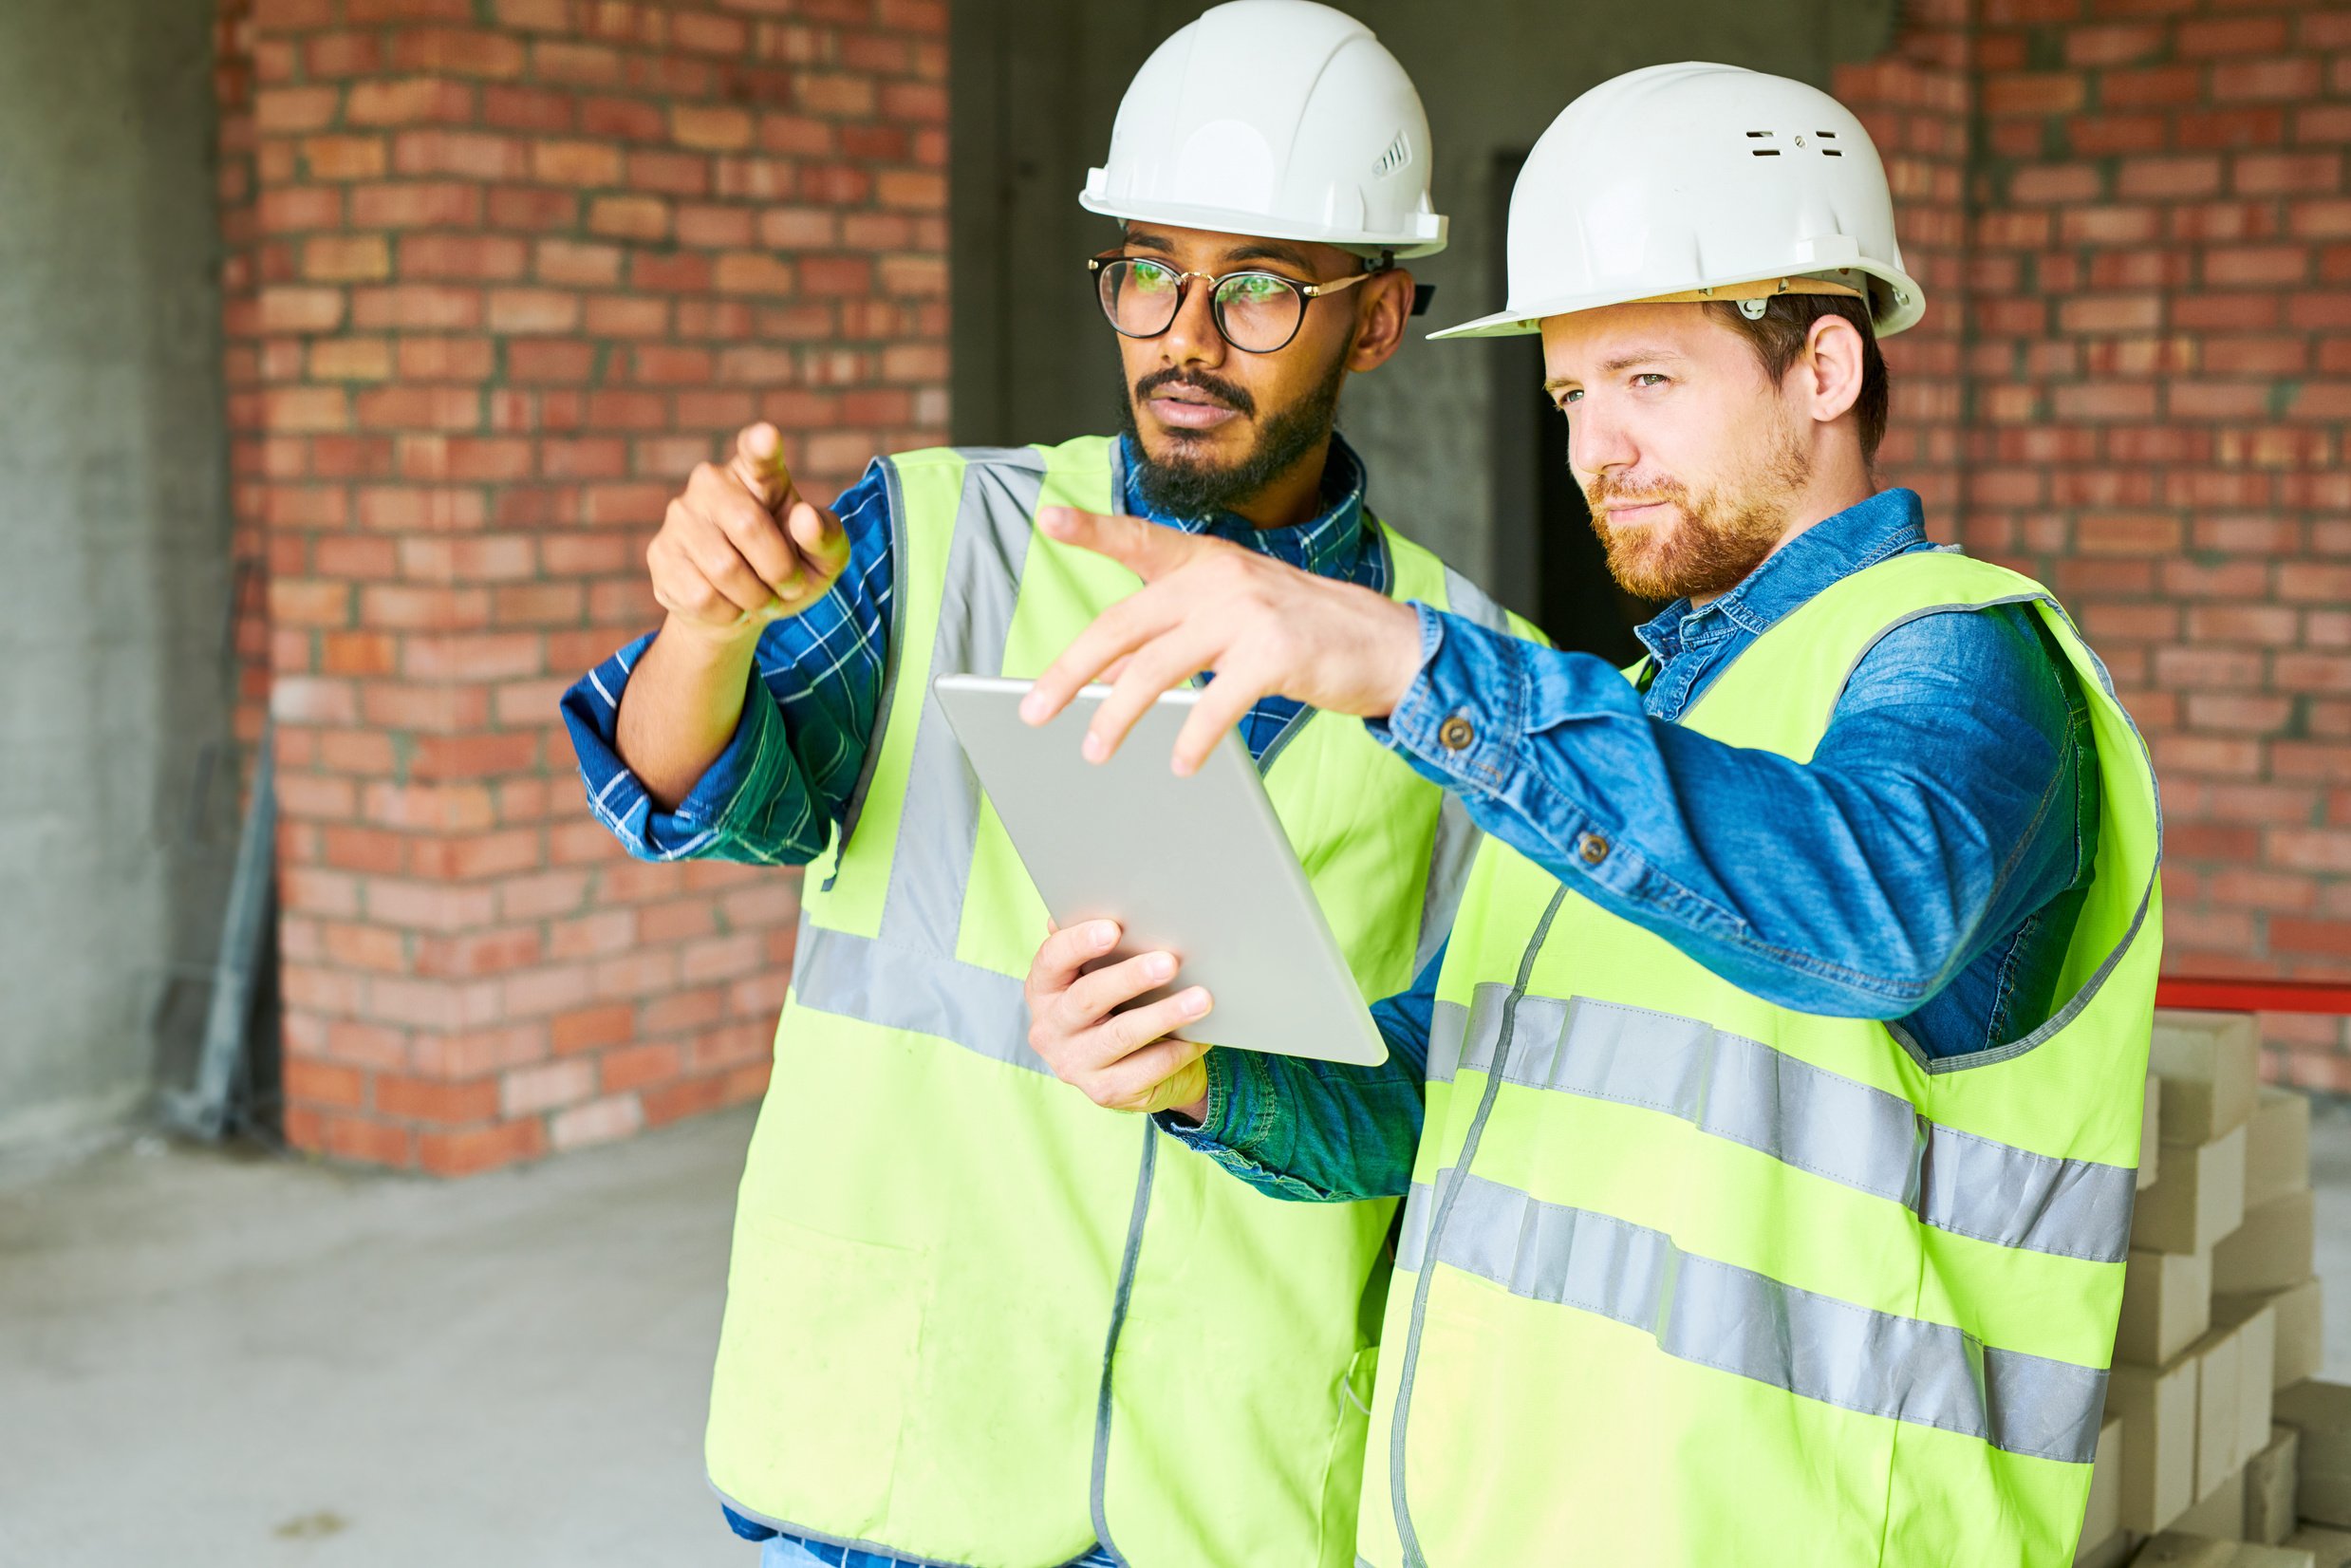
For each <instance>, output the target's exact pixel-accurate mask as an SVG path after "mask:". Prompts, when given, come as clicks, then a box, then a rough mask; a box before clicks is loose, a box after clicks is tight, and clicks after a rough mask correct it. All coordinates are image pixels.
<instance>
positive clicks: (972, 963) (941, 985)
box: [707, 439, 1506, 1568]
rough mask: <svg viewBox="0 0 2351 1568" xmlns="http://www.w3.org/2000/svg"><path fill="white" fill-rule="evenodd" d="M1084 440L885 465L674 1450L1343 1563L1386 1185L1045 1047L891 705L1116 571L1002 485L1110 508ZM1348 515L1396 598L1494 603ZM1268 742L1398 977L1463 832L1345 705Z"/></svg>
mask: <svg viewBox="0 0 2351 1568" xmlns="http://www.w3.org/2000/svg"><path fill="white" fill-rule="evenodd" d="M1115 460H1116V459H1115V453H1114V448H1113V447H1112V445H1111V443H1110V442H1108V441H1105V440H1102V439H1082V440H1076V441H1072V442H1069V443H1067V444H1066V445H1062V446H1057V447H1051V448H1036V447H1029V448H1017V449H1011V450H991V451H932V452H920V453H914V454H911V455H907V456H904V457H895V458H892V459H889V460H887V461H886V464H885V471H886V480H887V484H888V494H889V501H890V511H891V517H892V522H893V526H894V529H895V532H894V534H893V537H892V550H893V551H894V555H893V562H894V569H895V572H896V593H895V595H894V601H893V607H892V616H893V625H892V630H891V639H890V673H889V677H888V682H889V683H888V689H887V693H886V697H885V700H884V704H883V706H884V711H885V713H886V719H885V720H884V723H883V728H882V729H881V731H880V733H879V735H878V737H876V739H875V740H874V742H873V743H872V745H871V747H870V750H869V755H868V764H867V766H868V775H867V778H866V780H865V782H864V783H863V784H862V785H861V788H860V797H859V803H858V804H857V806H856V807H855V808H854V812H853V816H852V820H851V825H850V828H849V831H847V832H846V834H845V835H844V838H845V842H842V843H840V844H839V845H838V848H837V854H836V859H835V862H834V865H833V867H832V869H831V874H830V877H829V878H825V879H823V882H822V886H821V887H818V886H817V883H818V881H819V878H818V876H817V875H816V874H814V873H813V872H812V875H811V879H810V882H811V889H810V891H809V892H808V894H807V898H806V910H805V914H804V918H803V921H802V924H801V927H800V933H799V939H798V948H797V955H796V961H795V966H794V974H793V988H792V993H791V997H790V999H789V1000H788V1002H787V1003H786V1006H785V1009H784V1015H783V1019H782V1022H781V1025H780V1026H779V1028H778V1030H777V1034H776V1049H775V1070H774V1079H773V1081H772V1083H771V1086H770V1088H769V1091H768V1095H767V1101H766V1105H765V1107H764V1108H763V1110H762V1111H761V1114H760V1117H759V1124H758V1129H757V1131H756V1134H755V1136H754V1139H753V1142H752V1147H751V1153H750V1160H749V1165H748V1168H747V1169H746V1170H745V1172H744V1176H743V1185H742V1191H741V1198H740V1204H739V1207H738V1210H737V1219H736V1230H735V1253H734V1263H733V1268H732V1271H731V1274H730V1276H729V1279H728V1289H727V1306H726V1318H725V1326H724V1329H723V1331H722V1334H721V1336H720V1342H719V1349H718V1369H717V1373H716V1380H715V1387H714V1390H713V1392H712V1397H711V1416H710V1428H709V1435H708V1444H707V1460H708V1465H709V1469H710V1475H711V1480H712V1483H713V1484H714V1485H715V1486H716V1487H717V1488H718V1492H719V1493H720V1495H721V1496H722V1497H723V1498H724V1499H725V1501H726V1502H727V1503H728V1504H729V1505H730V1506H732V1507H734V1508H735V1509H736V1510H737V1512H738V1513H741V1514H743V1515H745V1516H747V1517H749V1518H751V1519H755V1520H761V1521H766V1522H768V1523H770V1524H773V1525H774V1526H776V1527H777V1528H779V1529H783V1530H786V1531H788V1532H790V1533H792V1534H794V1535H800V1536H806V1537H812V1538H816V1539H820V1540H831V1541H836V1542H846V1543H853V1544H857V1545H862V1546H866V1547H868V1548H870V1549H877V1550H884V1551H887V1552H891V1553H895V1554H897V1555H899V1556H901V1557H905V1558H910V1559H916V1560H922V1561H939V1562H947V1563H958V1564H973V1565H977V1568H1047V1565H1050V1564H1057V1563H1060V1562H1062V1561H1064V1560H1066V1559H1069V1558H1071V1557H1073V1556H1075V1555H1076V1554H1077V1553H1078V1552H1080V1551H1082V1550H1084V1549H1085V1548H1086V1547H1087V1546H1089V1545H1090V1544H1092V1542H1093V1541H1095V1540H1097V1539H1099V1540H1102V1541H1104V1542H1106V1543H1109V1544H1110V1546H1112V1547H1113V1549H1114V1550H1116V1551H1117V1552H1118V1553H1119V1554H1120V1555H1121V1556H1122V1557H1123V1558H1124V1559H1125V1560H1127V1561H1128V1562H1129V1563H1132V1564H1134V1565H1135V1568H1161V1565H1163V1564H1164V1565H1168V1568H1177V1565H1198V1568H1231V1565H1234V1564H1244V1563H1245V1564H1250V1565H1252V1568H1255V1565H1259V1564H1263V1565H1269V1568H1282V1565H1296V1568H1345V1565H1347V1564H1350V1563H1352V1562H1353V1550H1354V1548H1353V1538H1354V1517H1355V1510H1356V1489H1357V1487H1358V1485H1359V1484H1360V1483H1361V1479H1362V1447H1363V1441H1364V1430H1365V1424H1366V1415H1365V1409H1366V1407H1367V1405H1368V1402H1369V1398H1370V1393H1371V1373H1372V1367H1373V1363H1374V1360H1375V1354H1374V1342H1375V1335H1374V1332H1373V1331H1374V1329H1375V1327H1376V1324H1377V1320H1378V1313H1379V1306H1378V1302H1377V1299H1376V1297H1377V1295H1378V1293H1379V1291H1380V1290H1381V1289H1382V1288H1384V1286H1385V1282H1386V1277H1387V1276H1386V1268H1385V1266H1384V1250H1385V1249H1384V1245H1383V1243H1384V1239H1385V1238H1386V1236H1387V1234H1388V1231H1389V1227H1390V1220H1391V1218H1392V1216H1393V1211H1394V1206H1395V1205H1394V1204H1392V1203H1361V1204H1331V1205H1319V1204H1292V1203H1283V1202H1279V1201H1277V1200H1274V1199H1270V1198H1267V1197H1264V1196H1261V1195H1259V1193H1256V1192H1254V1191H1252V1190H1250V1189H1249V1188H1248V1187H1246V1186H1244V1185H1241V1183H1239V1182H1236V1181H1235V1180H1234V1179H1233V1178H1231V1177H1230V1176H1227V1175H1225V1174H1224V1173H1223V1172H1222V1171H1221V1170H1219V1169H1218V1168H1217V1167H1215V1166H1214V1165H1213V1164H1212V1163H1211V1162H1209V1161H1208V1160H1206V1159H1204V1158H1202V1157H1201V1156H1199V1155H1197V1154H1195V1153H1193V1152H1191V1151H1190V1150H1188V1149H1185V1148H1184V1147H1183V1146H1181V1145H1180V1144H1178V1143H1176V1142H1175V1141H1174V1140H1172V1139H1170V1138H1168V1137H1167V1136H1166V1134H1164V1133H1162V1132H1161V1131H1160V1130H1159V1129H1157V1128H1156V1127H1155V1126H1154V1125H1153V1124H1152V1123H1151V1122H1150V1121H1149V1120H1148V1118H1127V1117H1119V1116H1111V1115H1106V1114H1104V1113H1103V1112H1102V1111H1100V1109H1098V1108H1097V1107H1095V1106H1093V1105H1092V1104H1090V1103H1089V1102H1088V1101H1087V1100H1086V1099H1085V1098H1084V1096H1082V1095H1080V1094H1077V1093H1075V1092H1073V1091H1071V1090H1070V1089H1069V1088H1068V1087H1067V1086H1065V1085H1063V1084H1061V1083H1058V1082H1056V1081H1055V1080H1054V1078H1053V1077H1052V1075H1051V1074H1050V1073H1048V1072H1047V1071H1046V1069H1045V1065H1044V1063H1043V1062H1042V1061H1041V1060H1040V1059H1039V1058H1038V1057H1037V1056H1036V1055H1035V1053H1033V1052H1032V1051H1031V1050H1030V1048H1029V1044H1028V1028H1029V1017H1028V1011H1027V1007H1026V1005H1025V1003H1024V1000H1023V999H1022V995H1021V981H1022V978H1023V977H1024V976H1025V975H1026V974H1027V972H1028V967H1029V962H1030V960H1031V959H1032V958H1033V957H1034V955H1035V951H1036V944H1037V943H1038V942H1039V941H1040V940H1041V939H1042V936H1043V933H1044V930H1045V918H1046V917H1045V909H1044V906H1043V904H1042V903H1041V901H1040V900H1039V898H1038V896H1037V893H1036V888H1035V887H1034V886H1033V885H1032V884H1031V883H1030V881H1029V879H1028V876H1027V874H1026V873H1025V872H1024V871H1023V870H1022V869H1021V867H1020V862H1019V860H1018V858H1017V855H1016V854H1015V852H1014V850H1013V848H1012V845H1011V843H1010V841H1009V840H1008V839H1007V838H1006V836H1005V834H1004V831H1003V830H1002V828H1001V826H1000V825H999V824H998V820H997V817H996V813H995V811H994V810H993V808H992V807H991V806H990V804H989V802H988V801H987V800H986V798H985V797H984V796H983V795H982V794H981V793H980V791H979V789H978V787H977V785H976V783H975V782H974V780H973V778H972V775H971V773H970V771H969V768H968V767H967V765H966V764H965V762H964V760H963V757H962V755H961V752H960V751H959V750H958V748H957V746H956V742H955V739H954V737H953V736H952V735H951V734H950V732H949V730H948V728H947V725H946V723H945V720H944V718H943V716H942V713H941V712H940V710H939V707H938V705H937V703H936V702H935V701H934V700H932V699H931V696H930V682H931V679H932V677H933V676H934V675H939V674H944V673H949V672H967V671H968V672H978V673H981V674H996V673H1001V674H1004V675H1009V676H1019V677H1030V676H1035V675H1036V674H1038V673H1039V672H1041V671H1042V670H1043V668H1044V667H1045V665H1046V664H1047V663H1050V662H1051V661H1052V660H1053V659H1054V657H1055V656H1056V655H1058V654H1059V652H1060V651H1061V649H1062V648H1063V647H1064V646H1066V645H1067V644H1068V643H1069V642H1070V640H1071V639H1072V638H1073V636H1074V635H1075V634H1076V633H1077V632H1078V630H1079V629H1081V628H1082V627H1083V626H1084V625H1087V623H1088V622H1089V621H1091V620H1092V617H1093V616H1094V615H1095V614H1097V613H1098V612H1099V611H1101V610H1102V609H1104V608H1105V607H1108V606H1110V605H1111V604H1113V603H1115V602H1116V601H1118V600H1120V599H1122V598H1124V597H1126V596H1127V595H1128V594H1129V593H1130V592H1132V591H1133V590H1134V589H1135V588H1136V587H1137V582H1136V579H1135V578H1134V576H1133V575H1132V574H1131V573H1129V572H1128V571H1127V570H1126V569H1123V568H1121V567H1119V566H1117V565H1115V564H1114V563H1112V562H1110V561H1108V560H1106V559H1104V558H1102V557H1101V556H1098V555H1093V554H1091V553H1089V552H1087V551H1080V550H1076V549H1073V548H1071V547H1068V546H1063V545H1059V544H1056V543H1054V541H1052V540H1050V539H1047V538H1045V537H1044V536H1043V535H1041V534H1037V533H1036V532H1034V531H1033V523H1032V520H1033V518H1034V517H1035V514H1036V509H1037V507H1038V506H1039V505H1042V504H1061V505H1068V506H1077V507H1083V508H1086V509H1088V510H1091V511H1095V512H1108V511H1112V510H1115V507H1114V503H1113V500H1112V497H1113V496H1115V495H1118V494H1119V489H1118V485H1117V482H1116V479H1115V476H1114V474H1113V465H1114V462H1115ZM1380 546H1381V548H1384V549H1385V550H1386V551H1388V552H1389V559H1390V567H1391V570H1390V588H1391V591H1392V592H1393V593H1394V595H1395V596H1396V597H1397V598H1399V599H1420V600H1423V601H1425V602H1427V603H1430V604H1432V605H1438V606H1449V607H1451V608H1452V609H1453V610H1454V611H1456V612H1460V613H1468V614H1471V615H1473V616H1475V617H1476V618H1478V619H1480V620H1482V621H1483V622H1485V623H1486V624H1488V625H1505V624H1506V622H1505V618H1504V617H1503V616H1502V612H1501V611H1499V610H1498V609H1496V608H1495V607H1493V605H1492V604H1491V602H1490V601H1488V600H1486V599H1485V597H1484V596H1483V594H1480V593H1478V592H1477V590H1476V589H1475V588H1471V587H1470V586H1469V585H1468V584H1467V583H1466V582H1465V581H1464V580H1463V579H1461V578H1459V577H1458V576H1455V575H1454V574H1453V573H1452V572H1450V571H1449V570H1447V569H1446V568H1445V567H1444V566H1443V564H1442V563H1440V562H1439V561H1438V560H1437V559H1436V558H1435V557H1434V556H1432V555H1430V554H1429V553H1428V552H1427V551H1423V550H1421V549H1418V548H1417V547H1415V546H1413V545H1411V544H1409V543H1408V542H1407V541H1406V540H1404V539H1402V538H1400V537H1398V536H1397V535H1395V534H1393V533H1392V532H1387V531H1386V530H1385V529H1383V530H1382V533H1381V540H1380ZM1278 744H1279V745H1280V750H1279V752H1278V756H1276V757H1275V759H1274V761H1273V762H1272V763H1271V764H1270V766H1269V767H1268V768H1267V771H1266V774H1265V781H1266V788H1267V790H1268V792H1269V793H1270V794H1271V795H1272V797H1273V800H1274V804H1275V808H1276V810H1277V812H1278V813H1279V815H1280V817H1281V820H1282V822H1283V824H1284V826H1285V827H1286V828H1287V829H1288V831H1289V833H1290V837H1291V840H1292V842H1293V844H1295V845H1296V847H1297V851H1298V856H1299V859H1300V861H1301V862H1302V863H1303V864H1304V866H1305V868H1306V870H1307V873H1308V876H1309V877H1310V879H1311V881H1312V883H1313V885H1314V887H1315V892H1316V894H1317V895H1318V896H1319V897H1320V899H1321V902H1322V905H1323V907H1324V909H1325V911H1326V912H1327V914H1328V915H1329V917H1330V920H1331V924H1332V926H1333V929H1334V932H1335V934H1336V936H1337V938H1338V941H1339V943H1340V946H1341V948H1342V949H1343V950H1344V951H1345V952H1346V954H1347V955H1348V958H1349V961H1350V962H1351V963H1352V965H1353V970H1354V973H1355V976H1356V979H1357V980H1359V981H1360V982H1361V984H1362V987H1363V990H1364V992H1365V994H1366V995H1368V996H1371V997H1380V996H1385V995H1388V994H1390V993H1393V992H1396V991H1401V990H1403V989H1405V988H1406V987H1407V986H1409V984H1410V982H1411V981H1412V980H1413V978H1414V976H1415V975H1416V974H1417V972H1418V970H1419V968H1420V966H1421V965H1422V963H1423V962H1424V961H1427V959H1429V958H1432V957H1433V956H1434V953H1435V950H1436V946H1437V944H1438V943H1440V942H1442V941H1443V939H1444V936H1445V933H1446V929H1447V928H1448V926H1449V924H1450V918H1451V912H1452V909H1453V907H1454V906H1455V905H1456V904H1457V903H1458V900H1459V896H1460V888H1461V886H1462V882H1463V878H1464V877H1465V873H1466V870H1467V867H1468V864H1469V861H1470V859H1471V857H1472V855H1473V853H1474V850H1475V845H1476V838H1477V835H1476V833H1475V831H1474V830H1472V829H1471V828H1470V826H1469V824H1468V821H1467V817H1466V815H1465V812H1462V811H1461V809H1460V808H1459V807H1458V805H1457V804H1454V803H1451V802H1450V800H1449V797H1447V796H1446V795H1445V793H1443V792H1442V791H1440V790H1438V789H1436V788H1435V787H1433V786H1431V785H1429V784H1428V783H1427V782H1426V781H1425V780H1423V779H1421V778H1420V777H1419V776H1418V775H1415V774H1414V773H1413V772H1412V770H1411V769H1410V768H1409V766H1407V765H1406V764H1405V763H1404V762H1403V761H1402V760H1400V759H1399V758H1397V757H1395V756H1391V755H1390V754H1389V753H1388V752H1386V751H1385V750H1383V749H1382V748H1381V747H1380V746H1379V745H1378V744H1377V743H1376V742H1374V741H1373V740H1372V739H1371V737H1370V736H1369V735H1368V734H1366V733H1365V731H1364V728H1363V726H1362V724H1361V723H1359V722H1358V721H1356V720H1354V719H1349V718H1345V717H1343V716H1334V715H1309V716H1307V717H1305V718H1304V719H1302V721H1301V722H1300V724H1299V725H1298V727H1297V729H1295V730H1293V731H1292V732H1291V733H1290V735H1289V736H1288V737H1287V738H1286V740H1285V741H1283V742H1278ZM1367 1294H1369V1296H1370V1297H1371V1299H1369V1300H1367Z"/></svg>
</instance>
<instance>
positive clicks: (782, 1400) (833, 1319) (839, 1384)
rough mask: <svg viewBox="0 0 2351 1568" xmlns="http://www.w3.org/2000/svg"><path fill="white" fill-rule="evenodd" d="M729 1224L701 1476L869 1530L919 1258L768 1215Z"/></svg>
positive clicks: (894, 1421)
mask: <svg viewBox="0 0 2351 1568" xmlns="http://www.w3.org/2000/svg"><path fill="white" fill-rule="evenodd" d="M929 1274H930V1271H929V1268H928V1259H927V1255H926V1254H925V1253H924V1252H923V1251H921V1250H919V1249H915V1248H909V1247H895V1246H886V1245H882V1244H880V1243H876V1242H870V1241H849V1240H847V1239H845V1238H842V1237H838V1236H829V1235H826V1234H824V1233H823V1232H821V1231H813V1230H809V1229H806V1228H805V1227H803V1226H800V1225H795V1224H793V1223H789V1222H788V1221H783V1220H778V1219H774V1218H765V1217H753V1216H749V1215H745V1216H742V1217H741V1218H740V1219H739V1220H738V1221H737V1238H736V1257H735V1266H734V1272H733V1274H732V1276H731V1278H730V1279H729V1280H728V1282H727V1304H726V1318H725V1323H724V1326H723V1327H722V1329H721V1330H720V1332H719V1336H718V1372H717V1376H716V1379H715V1383H714V1388H713V1391H712V1395H711V1425H710V1449H711V1452H710V1463H711V1473H712V1479H713V1480H714V1481H716V1482H717V1483H718V1486H719V1488H720V1489H721V1490H722V1491H725V1492H726V1493H727V1494H728V1495H729V1496H730V1497H731V1498H733V1499H735V1501H737V1502H738V1503H745V1504H747V1505H749V1506H750V1507H752V1508H754V1509H756V1510H757V1511H758V1512H760V1513H762V1514H765V1515H767V1516H769V1517H771V1518H774V1519H777V1520H781V1521H787V1522H790V1523H793V1524H798V1525H802V1526H804V1527H806V1528H809V1529H812V1530H817V1531H821V1532H823V1533H825V1534H827V1535H834V1536H845V1537H849V1538H853V1539H871V1538H872V1537H874V1536H875V1535H876V1534H878V1533H879V1532H880V1531H881V1530H882V1528H883V1526H884V1524H885V1521H886V1519H887V1516H888V1512H889V1503H890V1490H891V1485H892V1482H893V1480H894V1476H895V1472H896V1468H897V1460H898V1446H899V1437H900V1433H901V1431H902V1430H903V1428H904V1427H905V1416H906V1406H907V1401H908V1397H909V1393H910V1391H911V1390H912V1388H913V1387H914V1380H915V1375H916V1371H917V1367H918V1363H919V1358H920V1355H921V1352H922V1342H923V1319H924V1309H925V1307H926V1304H927V1301H928V1297H929V1294H930V1279H929ZM738 1488H739V1489H738Z"/></svg>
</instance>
